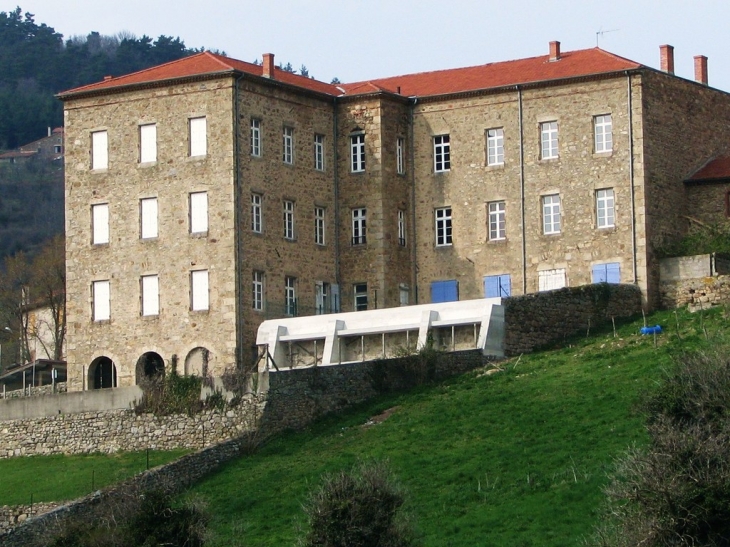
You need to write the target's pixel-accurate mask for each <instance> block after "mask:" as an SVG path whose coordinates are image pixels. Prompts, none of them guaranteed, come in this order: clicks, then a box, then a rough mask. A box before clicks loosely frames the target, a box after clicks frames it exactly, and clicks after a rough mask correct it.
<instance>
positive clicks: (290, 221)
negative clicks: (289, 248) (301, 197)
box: [284, 200, 294, 239]
mask: <svg viewBox="0 0 730 547" xmlns="http://www.w3.org/2000/svg"><path fill="white" fill-rule="evenodd" d="M284 239H294V202H293V201H288V200H285V201H284Z"/></svg>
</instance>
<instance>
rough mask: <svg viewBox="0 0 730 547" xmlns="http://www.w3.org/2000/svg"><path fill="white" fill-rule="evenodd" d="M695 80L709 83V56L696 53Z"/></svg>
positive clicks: (704, 83) (705, 83) (703, 83)
mask: <svg viewBox="0 0 730 547" xmlns="http://www.w3.org/2000/svg"><path fill="white" fill-rule="evenodd" d="M695 80H696V81H697V82H699V83H701V84H702V85H707V57H705V56H704V55H695Z"/></svg>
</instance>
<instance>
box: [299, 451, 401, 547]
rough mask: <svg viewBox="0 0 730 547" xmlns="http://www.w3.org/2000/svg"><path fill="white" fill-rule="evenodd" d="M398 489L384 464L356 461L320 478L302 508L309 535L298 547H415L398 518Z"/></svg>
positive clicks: (399, 507)
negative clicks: (353, 466) (354, 464)
mask: <svg viewBox="0 0 730 547" xmlns="http://www.w3.org/2000/svg"><path fill="white" fill-rule="evenodd" d="M404 502H405V494H404V492H403V490H402V489H401V488H400V487H399V486H398V485H397V484H396V482H395V479H394V477H393V474H392V473H391V471H390V469H389V467H388V466H387V464H385V463H382V462H367V463H361V464H360V465H358V466H356V467H355V468H353V469H352V470H350V471H342V472H339V473H334V474H329V475H325V476H324V477H323V478H322V485H321V486H320V487H319V488H318V489H317V490H316V491H315V492H313V493H312V494H311V495H310V498H309V500H308V502H307V503H306V505H305V507H304V510H305V512H306V514H307V517H308V520H309V532H308V533H307V535H306V537H305V538H304V539H303V540H302V541H301V542H300V545H302V546H303V547H315V546H316V547H406V546H410V545H415V543H414V539H413V533H412V530H411V528H410V526H409V524H408V522H407V521H406V520H405V518H404V517H403V515H402V512H401V510H402V507H403V504H404Z"/></svg>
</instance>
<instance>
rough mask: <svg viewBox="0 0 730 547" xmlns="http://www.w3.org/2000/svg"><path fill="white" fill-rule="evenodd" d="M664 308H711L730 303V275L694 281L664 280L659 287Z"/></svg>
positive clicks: (694, 279)
mask: <svg viewBox="0 0 730 547" xmlns="http://www.w3.org/2000/svg"><path fill="white" fill-rule="evenodd" d="M659 294H660V296H661V301H662V307H664V308H669V309H671V308H680V307H682V306H687V305H689V306H690V307H693V308H699V307H700V306H702V307H705V308H709V307H711V306H714V305H717V304H723V303H726V302H730V275H718V276H715V277H699V278H693V279H680V280H672V281H665V280H662V282H661V284H660V286H659Z"/></svg>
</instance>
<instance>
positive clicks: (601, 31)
mask: <svg viewBox="0 0 730 547" xmlns="http://www.w3.org/2000/svg"><path fill="white" fill-rule="evenodd" d="M619 30H621V29H617V28H612V29H611V30H603V27H601V28H599V29H598V32H596V47H598V39H599V38H603V35H604V34H606V33H608V32H618V31H619Z"/></svg>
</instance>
